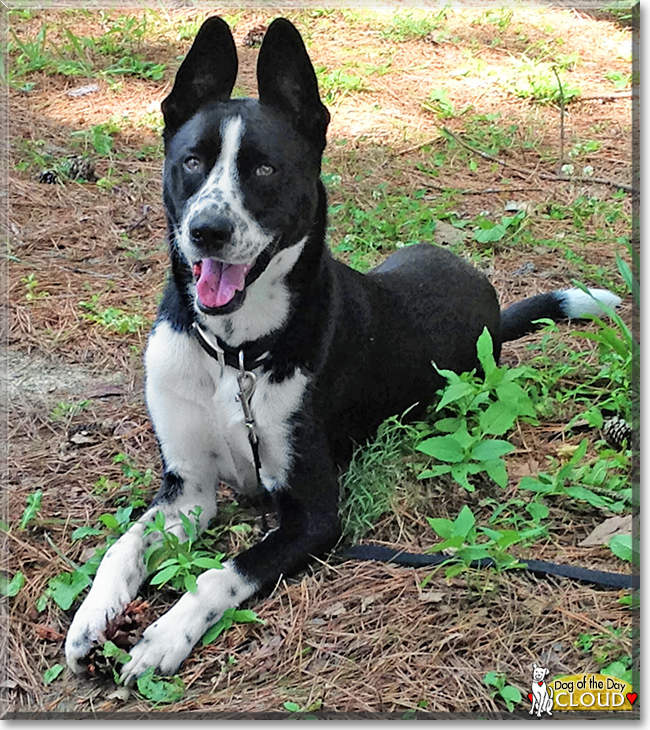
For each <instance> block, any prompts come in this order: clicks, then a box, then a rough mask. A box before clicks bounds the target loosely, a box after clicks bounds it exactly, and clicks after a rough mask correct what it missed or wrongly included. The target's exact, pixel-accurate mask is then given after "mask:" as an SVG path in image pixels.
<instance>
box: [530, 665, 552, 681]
mask: <svg viewBox="0 0 650 730" xmlns="http://www.w3.org/2000/svg"><path fill="white" fill-rule="evenodd" d="M547 674H548V669H545V668H544V667H538V666H537V664H533V682H542V681H544V678H545V677H546V675H547Z"/></svg>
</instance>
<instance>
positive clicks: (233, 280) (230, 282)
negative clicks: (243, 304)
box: [195, 259, 252, 308]
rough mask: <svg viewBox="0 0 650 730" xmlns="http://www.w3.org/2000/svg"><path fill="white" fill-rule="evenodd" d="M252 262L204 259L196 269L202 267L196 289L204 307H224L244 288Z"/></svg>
mask: <svg viewBox="0 0 650 730" xmlns="http://www.w3.org/2000/svg"><path fill="white" fill-rule="evenodd" d="M251 268H252V264H225V263H223V262H222V261H215V259H202V261H201V264H200V265H199V266H195V273H196V269H200V272H199V280H198V281H197V282H196V291H197V293H198V295H199V300H200V301H201V304H203V306H204V307H211V308H214V307H223V306H224V304H228V302H229V301H230V300H231V299H232V298H233V297H234V296H235V293H236V292H238V291H242V290H243V289H244V280H245V278H246V274H248V272H249V271H250V270H251Z"/></svg>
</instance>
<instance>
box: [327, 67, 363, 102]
mask: <svg viewBox="0 0 650 730" xmlns="http://www.w3.org/2000/svg"><path fill="white" fill-rule="evenodd" d="M316 76H317V78H318V87H319V89H320V92H321V96H322V99H323V102H324V103H325V104H334V103H335V102H336V101H338V100H340V99H342V98H343V97H345V96H348V94H355V93H359V92H361V91H368V90H369V88H370V87H369V86H368V82H367V81H366V79H365V78H364V77H363V76H358V75H357V74H352V73H350V72H349V71H347V70H345V69H343V68H337V69H335V70H334V71H329V70H328V69H327V68H325V67H324V66H319V67H317V68H316Z"/></svg>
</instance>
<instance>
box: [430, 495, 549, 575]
mask: <svg viewBox="0 0 650 730" xmlns="http://www.w3.org/2000/svg"><path fill="white" fill-rule="evenodd" d="M427 522H428V523H429V526H430V527H431V529H432V530H433V531H434V532H435V533H436V535H438V537H441V538H442V541H441V542H439V543H436V544H435V545H434V546H433V547H432V548H430V549H429V552H432V553H437V552H441V551H443V550H453V555H452V556H450V562H451V563H452V564H451V565H449V567H447V569H446V571H445V577H446V578H453V577H454V576H456V575H459V574H460V573H462V572H464V571H466V570H468V569H469V568H470V567H471V564H472V562H474V561H475V560H483V559H485V558H491V559H492V560H493V561H494V567H495V568H496V569H497V570H506V569H508V568H515V567H518V565H519V561H518V560H517V558H516V557H514V556H513V555H510V554H508V552H507V548H509V547H510V546H512V545H514V544H515V543H518V542H523V541H528V540H532V539H534V538H536V537H539V536H540V535H541V534H542V533H543V532H544V529H543V528H530V529H528V530H493V529H492V528H489V527H478V528H477V527H476V518H475V517H474V513H473V512H472V510H471V509H470V508H469V507H468V506H467V505H465V506H464V507H463V508H462V509H461V510H460V512H459V513H458V515H457V517H456V519H455V520H449V519H446V518H440V517H427ZM479 538H480V541H479ZM432 575H433V573H431V574H430V575H429V576H427V578H425V579H424V581H423V582H422V584H421V585H422V586H425V585H426V584H427V583H428V582H429V580H430V579H431V576H432Z"/></svg>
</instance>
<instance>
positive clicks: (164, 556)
mask: <svg viewBox="0 0 650 730" xmlns="http://www.w3.org/2000/svg"><path fill="white" fill-rule="evenodd" d="M200 513H201V508H200V507H197V508H196V509H195V510H193V511H192V512H190V516H191V517H192V518H193V519H190V517H189V516H187V515H184V514H183V513H180V520H181V523H182V525H183V529H184V530H185V534H186V535H187V540H185V541H183V542H181V540H180V538H179V537H177V536H176V535H175V534H174V533H173V532H170V531H169V530H167V529H166V527H165V515H164V514H163V513H162V512H157V513H156V516H155V517H154V520H153V522H149V523H147V525H146V527H145V530H144V534H145V535H150V534H152V533H158V535H160V540H158V541H156V542H155V543H154V544H153V545H152V546H151V547H150V548H149V549H148V550H147V551H146V552H145V556H144V562H145V565H146V566H147V572H148V573H152V574H153V575H152V577H151V579H150V581H149V582H150V583H151V585H154V586H162V585H165V584H166V583H169V585H170V586H171V587H172V588H174V589H175V590H177V591H183V590H185V591H189V592H190V593H196V590H197V584H196V577H197V576H198V575H199V574H200V573H201V572H202V571H204V570H208V569H212V568H215V569H217V570H221V568H223V565H222V563H221V560H222V558H223V557H224V555H223V553H217V554H216V555H215V554H210V553H208V552H207V551H205V550H197V549H196V548H195V543H196V540H197V539H198V535H199V514H200Z"/></svg>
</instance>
